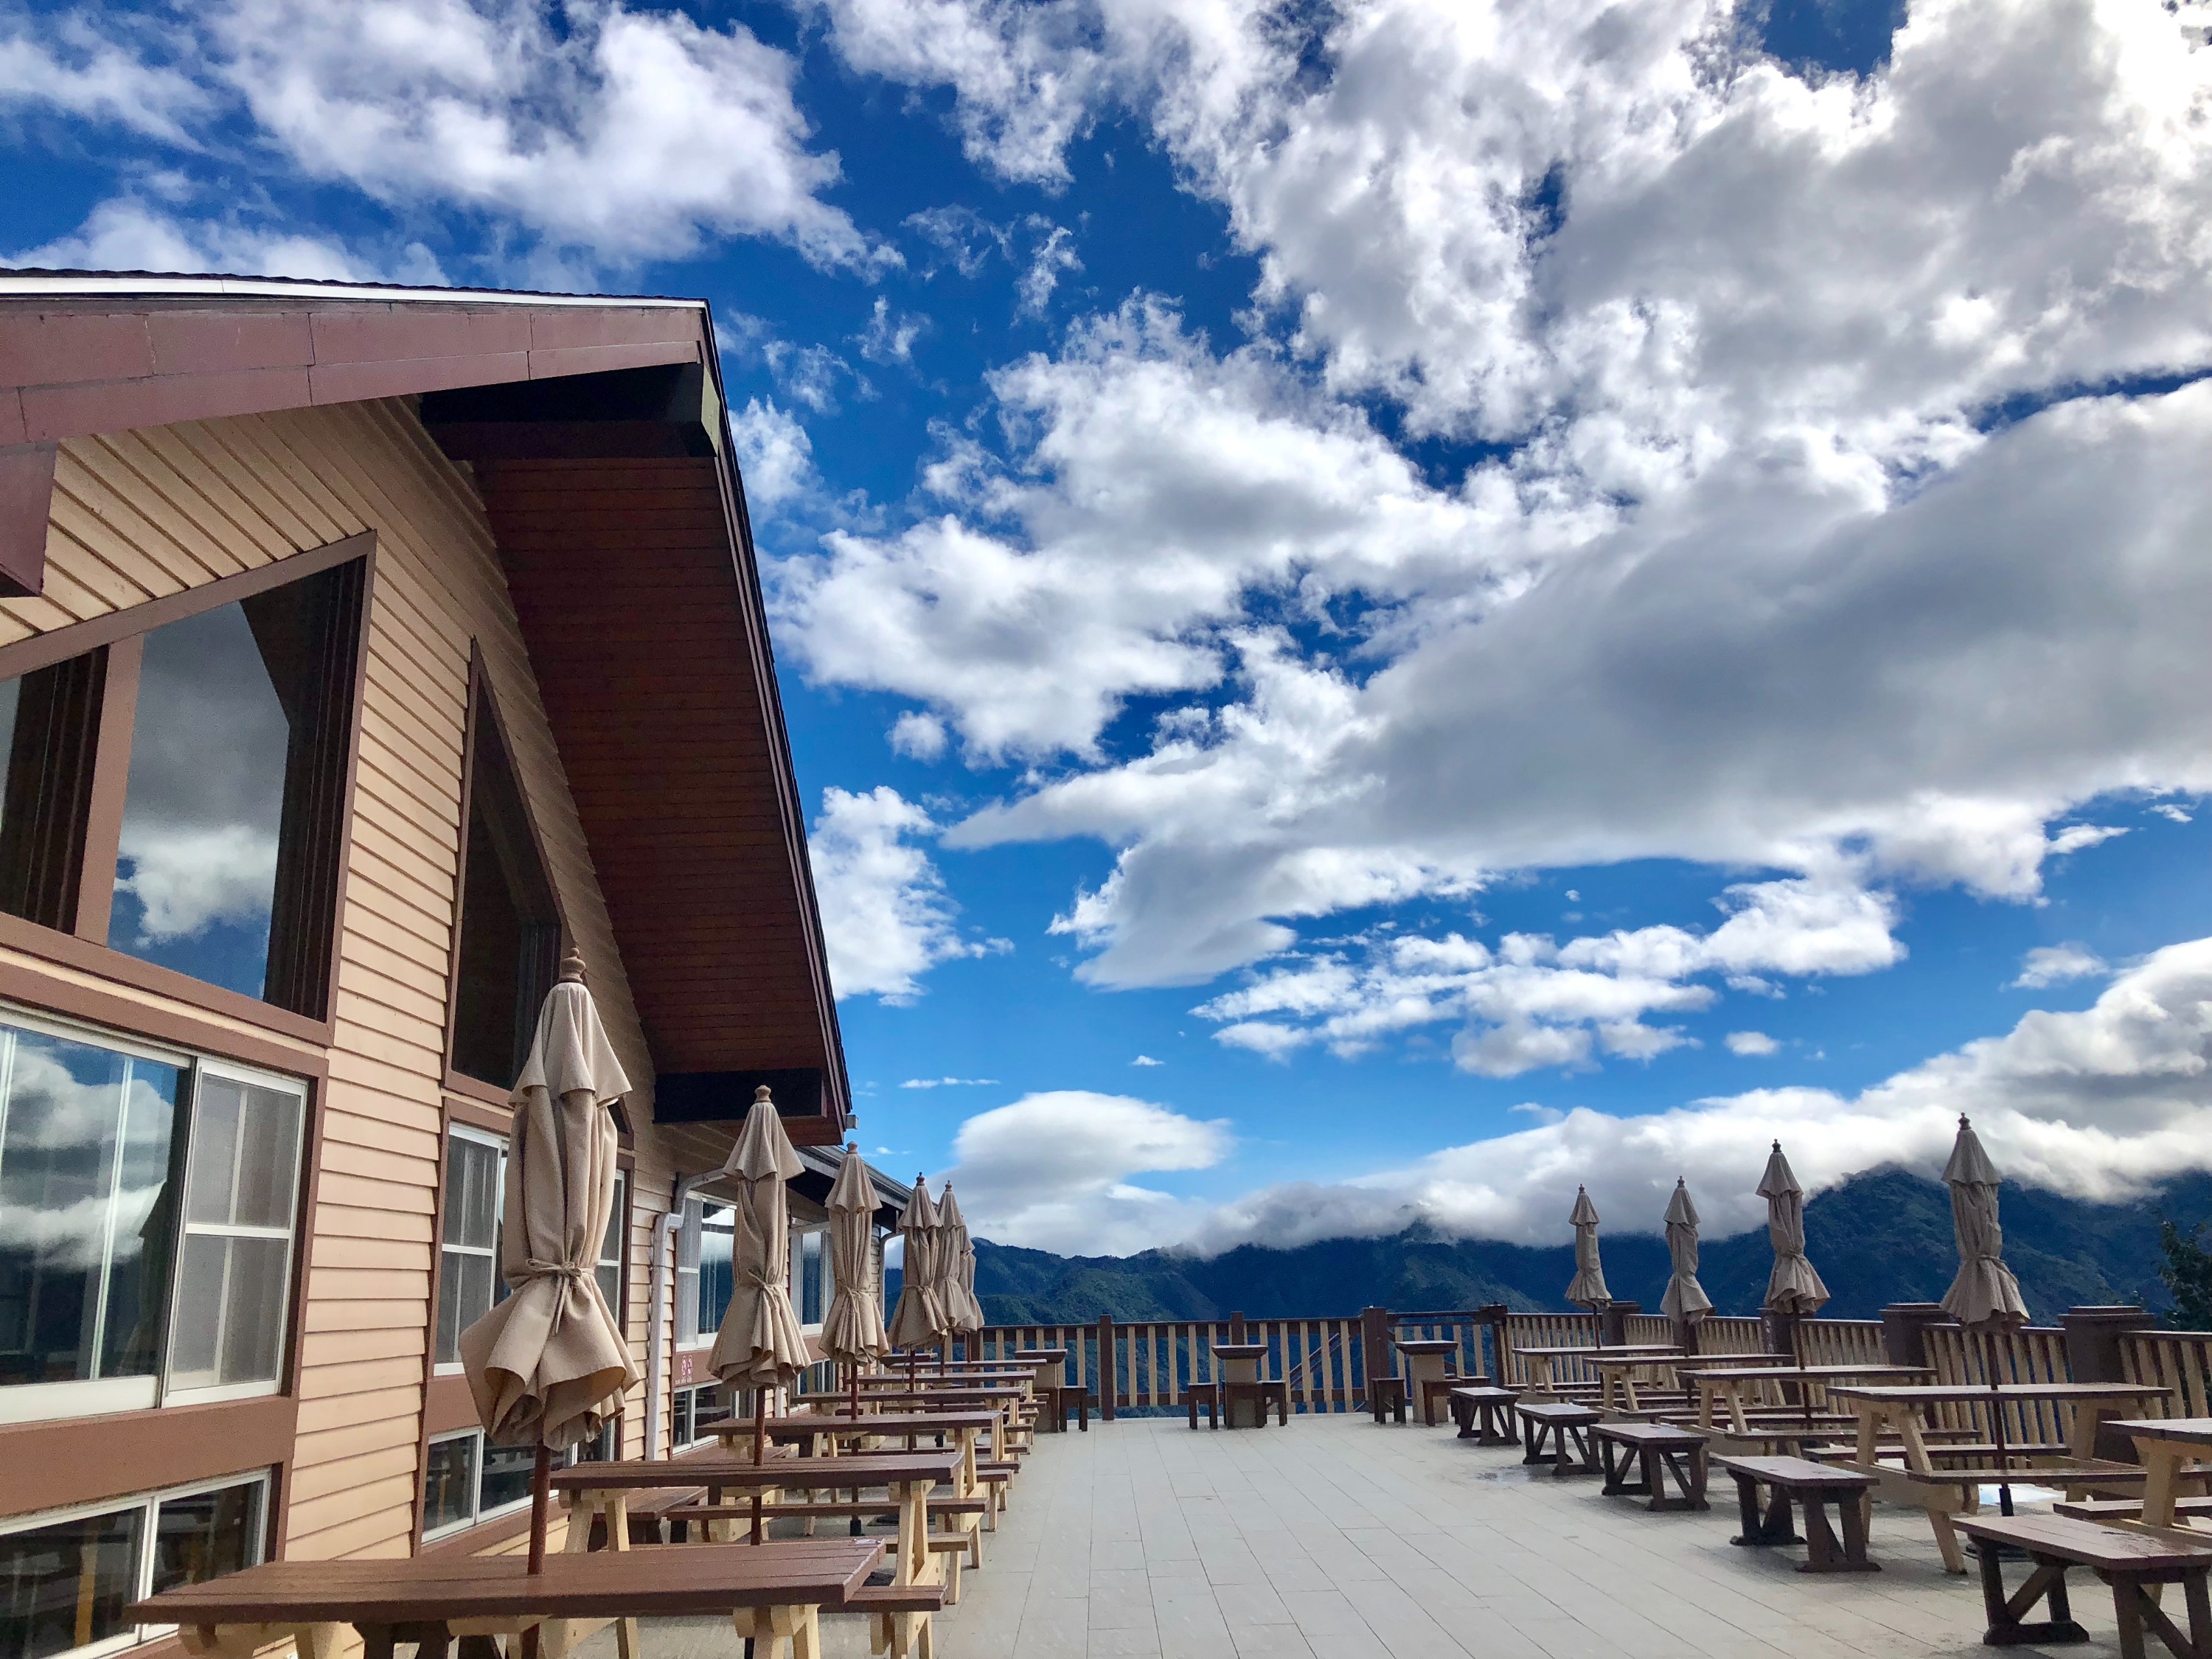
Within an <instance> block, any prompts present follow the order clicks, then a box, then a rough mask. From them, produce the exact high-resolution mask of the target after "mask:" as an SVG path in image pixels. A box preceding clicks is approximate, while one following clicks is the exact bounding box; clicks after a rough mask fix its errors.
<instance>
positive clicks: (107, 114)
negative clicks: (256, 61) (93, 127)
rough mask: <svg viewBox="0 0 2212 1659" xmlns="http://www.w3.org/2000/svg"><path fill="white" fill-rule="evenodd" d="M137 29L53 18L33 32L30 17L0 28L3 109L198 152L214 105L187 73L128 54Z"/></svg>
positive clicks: (102, 19) (99, 19)
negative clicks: (196, 126)
mask: <svg viewBox="0 0 2212 1659" xmlns="http://www.w3.org/2000/svg"><path fill="white" fill-rule="evenodd" d="M132 21H133V20H131V19H129V18H127V17H126V18H118V17H114V16H102V15H92V14H89V13H67V12H65V13H58V14H55V13H50V14H46V15H40V16H39V17H38V18H37V19H36V22H35V31H34V29H33V20H32V19H31V18H29V17H25V16H21V15H18V16H15V17H12V18H8V19H6V20H4V21H0V109H12V110H15V111H19V112H20V111H23V110H27V109H39V108H45V109H48V110H52V111H53V112H58V113H60V114H64V115H70V116H75V117H76V118H79V119H81V120H87V121H99V122H104V123H107V124H109V125H114V126H119V127H125V128H127V129H129V130H130V131H133V132H137V133H138V134H140V135H142V136H143V137H148V138H154V139H158V140H161V142H163V143H170V144H174V145H178V146H180V147H183V148H187V149H189V148H192V147H194V141H193V139H192V137H191V133H190V131H189V130H188V129H189V127H190V125H191V123H192V122H193V121H195V120H196V119H197V118H199V117H201V116H203V115H204V114H205V113H206V112H208V111H209V109H210V108H211V107H212V106H213V104H214V101H215V100H213V99H212V98H211V97H210V95H209V94H208V93H207V91H206V89H205V88H202V87H200V86H199V85H197V83H196V82H194V81H193V80H192V78H191V76H189V75H187V74H185V73H184V71H183V70H180V69H179V68H177V67H175V66H173V65H171V64H160V63H155V62H153V61H150V60H149V58H146V57H143V56H141V55H140V54H139V53H137V52H133V51H131V49H130V46H129V44H128V36H129V35H130V34H131V32H132V29H131V23H132ZM172 44H173V43H172Z"/></svg>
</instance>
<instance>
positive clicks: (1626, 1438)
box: [1590, 1422, 1712, 1510]
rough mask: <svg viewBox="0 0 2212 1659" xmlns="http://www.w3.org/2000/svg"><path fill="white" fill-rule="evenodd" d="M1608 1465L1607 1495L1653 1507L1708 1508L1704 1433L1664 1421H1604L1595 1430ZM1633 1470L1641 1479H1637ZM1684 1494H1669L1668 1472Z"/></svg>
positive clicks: (1604, 1490)
mask: <svg viewBox="0 0 2212 1659" xmlns="http://www.w3.org/2000/svg"><path fill="white" fill-rule="evenodd" d="M1590 1433H1591V1435H1592V1436H1593V1437H1595V1439H1596V1441H1597V1450H1598V1456H1599V1458H1600V1460H1601V1462H1603V1464H1604V1466H1605V1486H1603V1488H1602V1489H1601V1491H1602V1492H1603V1495H1604V1496H1606V1497H1607V1498H1650V1500H1651V1501H1650V1503H1648V1504H1645V1505H1644V1507H1645V1508H1646V1509H1649V1510H1703V1509H1710V1508H1711V1507H1712V1506H1711V1504H1708V1503H1707V1502H1706V1501H1705V1436H1703V1435H1702V1434H1699V1432H1698V1431H1696V1430H1694V1429H1678V1428H1675V1427H1674V1426H1673V1425H1670V1424H1665V1423H1628V1422H1622V1423H1600V1424H1597V1425H1595V1426H1594V1427H1592V1429H1591V1430H1590ZM1632 1474H1635V1475H1638V1479H1636V1480H1631V1479H1630V1478H1629V1477H1630V1476H1631V1475H1632ZM1670 1474H1671V1475H1672V1476H1674V1486H1675V1490H1676V1491H1677V1492H1680V1494H1681V1496H1680V1497H1679V1498H1669V1497H1668V1496H1667V1479H1666V1478H1667V1476H1668V1475H1670Z"/></svg>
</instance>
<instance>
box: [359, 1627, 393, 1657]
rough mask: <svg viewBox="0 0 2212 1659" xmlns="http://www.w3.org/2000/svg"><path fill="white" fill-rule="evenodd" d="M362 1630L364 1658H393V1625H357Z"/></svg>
mask: <svg viewBox="0 0 2212 1659" xmlns="http://www.w3.org/2000/svg"><path fill="white" fill-rule="evenodd" d="M354 1628H355V1629H356V1630H357V1631H359V1632H361V1652H362V1659H392V1626H389V1625H356V1626H354Z"/></svg>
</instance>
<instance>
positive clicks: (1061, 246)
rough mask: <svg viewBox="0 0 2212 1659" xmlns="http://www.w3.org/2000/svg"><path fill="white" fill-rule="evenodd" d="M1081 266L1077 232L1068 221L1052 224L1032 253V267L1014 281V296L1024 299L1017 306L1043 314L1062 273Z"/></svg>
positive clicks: (1032, 313) (1029, 312) (1026, 313)
mask: <svg viewBox="0 0 2212 1659" xmlns="http://www.w3.org/2000/svg"><path fill="white" fill-rule="evenodd" d="M1082 269H1083V261H1082V260H1081V259H1080V258H1077V257H1076V252H1075V234H1074V233H1073V231H1071V230H1069V229H1068V228H1067V227H1066V226H1065V225H1054V226H1053V227H1052V228H1051V232H1050V234H1048V235H1047V236H1046V237H1045V239H1044V240H1042V242H1040V243H1038V244H1037V248H1036V252H1035V253H1034V254H1032V255H1031V256H1030V268H1029V269H1028V270H1025V271H1024V272H1023V273H1022V279H1021V281H1019V282H1018V283H1015V284H1014V294H1015V296H1016V297H1017V298H1018V300H1019V301H1020V302H1021V303H1020V305H1019V307H1018V310H1019V312H1020V313H1022V314H1023V315H1024V316H1030V317H1042V316H1043V315H1044V308H1045V307H1046V306H1047V305H1048V304H1049V303H1050V302H1051V301H1052V295H1053V290H1054V289H1056V288H1058V287H1059V286H1060V276H1061V274H1062V273H1063V272H1066V271H1071V270H1082Z"/></svg>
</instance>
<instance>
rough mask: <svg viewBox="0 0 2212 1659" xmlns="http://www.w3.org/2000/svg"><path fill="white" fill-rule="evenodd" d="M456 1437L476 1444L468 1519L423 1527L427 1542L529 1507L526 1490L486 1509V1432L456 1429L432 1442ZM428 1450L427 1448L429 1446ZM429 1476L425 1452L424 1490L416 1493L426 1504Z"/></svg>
mask: <svg viewBox="0 0 2212 1659" xmlns="http://www.w3.org/2000/svg"><path fill="white" fill-rule="evenodd" d="M455 1440H473V1441H475V1442H476V1443H477V1459H476V1472H477V1475H476V1490H475V1491H474V1492H471V1493H470V1494H469V1498H470V1503H469V1513H468V1515H467V1516H466V1517H465V1519H463V1520H459V1521H449V1522H447V1523H446V1524H445V1525H444V1526H442V1527H440V1528H436V1529H435V1530H432V1529H430V1528H424V1530H423V1533H422V1541H423V1542H424V1543H426V1544H428V1543H434V1542H435V1541H437V1540H439V1539H441V1538H452V1537H454V1536H456V1535H458V1534H461V1533H465V1532H466V1531H468V1530H469V1528H471V1527H481V1526H483V1524H484V1523H485V1522H487V1521H496V1520H498V1519H499V1518H500V1517H501V1516H503V1515H513V1514H514V1513H515V1512H516V1511H517V1510H524V1509H527V1508H528V1507H529V1506H530V1494H529V1493H528V1492H525V1493H523V1495H522V1496H521V1497H520V1498H514V1499H512V1500H511V1501H509V1502H507V1503H505V1504H501V1505H500V1506H499V1507H498V1508H497V1509H490V1510H488V1509H486V1508H485V1507H484V1506H483V1477H484V1450H485V1447H486V1441H485V1438H484V1431H483V1430H482V1429H456V1430H455V1431H453V1433H451V1434H434V1435H432V1436H431V1437H430V1446H432V1447H435V1446H443V1445H447V1444H448V1443H451V1442H453V1441H455ZM427 1450H428V1448H426V1451H427ZM429 1478H430V1465H429V1460H428V1457H427V1455H426V1456H425V1458H424V1460H423V1464H422V1480H423V1483H424V1484H423V1490H422V1491H420V1492H417V1493H416V1502H417V1503H424V1502H425V1501H426V1500H427V1499H428V1496H429V1492H428V1482H429ZM423 1518H424V1519H425V1520H428V1518H429V1517H428V1516H424V1517H423Z"/></svg>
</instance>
